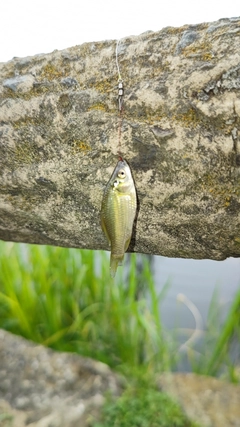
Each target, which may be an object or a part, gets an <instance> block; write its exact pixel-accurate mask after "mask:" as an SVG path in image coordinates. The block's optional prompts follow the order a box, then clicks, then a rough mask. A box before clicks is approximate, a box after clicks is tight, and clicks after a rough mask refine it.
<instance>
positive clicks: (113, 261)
mask: <svg viewBox="0 0 240 427" xmlns="http://www.w3.org/2000/svg"><path fill="white" fill-rule="evenodd" d="M123 258H124V255H120V256H119V255H112V254H111V258H110V275H111V277H115V274H116V271H117V268H118V265H122V263H123Z"/></svg>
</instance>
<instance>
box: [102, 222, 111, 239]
mask: <svg viewBox="0 0 240 427" xmlns="http://www.w3.org/2000/svg"><path fill="white" fill-rule="evenodd" d="M101 227H102V231H103V232H104V234H105V236H106V237H107V239H108V243H109V245H111V240H110V237H109V235H108V232H107V229H106V226H105V223H104V219H103V218H101Z"/></svg>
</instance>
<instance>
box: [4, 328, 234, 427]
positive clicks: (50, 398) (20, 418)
mask: <svg viewBox="0 0 240 427" xmlns="http://www.w3.org/2000/svg"><path fill="white" fill-rule="evenodd" d="M0 361H1V363H0V427H25V426H28V427H79V426H81V427H88V426H89V424H90V422H91V421H93V420H96V419H99V415H100V413H101V406H102V404H103V402H104V393H105V391H107V390H111V391H112V392H113V393H114V394H115V395H116V396H118V395H119V394H120V393H121V391H122V389H123V384H124V382H123V379H122V378H120V377H119V376H118V375H116V374H115V373H114V372H112V371H111V370H110V369H109V368H108V367H107V366H106V365H104V364H102V363H99V362H96V361H93V360H90V359H86V358H83V357H81V356H77V355H73V354H70V353H60V352H54V351H52V350H49V349H47V348H45V347H43V346H41V345H35V344H33V343H32V342H29V341H27V340H25V339H23V338H20V337H17V336H14V335H12V334H10V333H8V332H6V331H3V330H0ZM159 386H160V388H161V390H163V391H164V392H167V393H168V394H170V395H172V396H173V397H174V398H175V399H176V400H177V401H178V402H179V403H180V404H181V406H182V408H183V409H184V410H185V412H186V413H187V415H188V416H189V417H190V418H192V419H195V420H196V421H198V422H199V424H200V425H201V426H203V427H239V426H240V406H239V402H240V386H235V385H233V384H228V383H226V382H223V381H219V380H217V379H216V378H210V377H201V376H198V375H194V374H180V373H177V374H162V375H161V376H160V378H159ZM169 427H170V426H169Z"/></svg>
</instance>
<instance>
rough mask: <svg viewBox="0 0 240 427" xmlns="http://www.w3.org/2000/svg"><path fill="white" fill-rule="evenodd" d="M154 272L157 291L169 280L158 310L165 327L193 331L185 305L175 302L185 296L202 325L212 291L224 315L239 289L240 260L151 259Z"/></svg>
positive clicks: (190, 318) (158, 257)
mask: <svg viewBox="0 0 240 427" xmlns="http://www.w3.org/2000/svg"><path fill="white" fill-rule="evenodd" d="M153 271H154V277H155V283H156V288H157V291H158V292H159V291H161V290H162V288H163V286H164V285H165V283H166V282H167V281H169V287H168V291H167V293H166V296H165V298H164V300H163V303H162V304H161V307H160V311H161V317H162V321H163V323H164V325H165V326H166V327H167V328H173V327H175V326H176V323H177V326H178V327H179V328H195V322H194V318H193V316H192V314H191V312H190V311H189V309H188V308H187V307H186V306H185V304H182V303H179V302H178V301H177V296H178V294H179V293H182V294H184V295H185V296H186V297H187V298H188V299H189V300H190V301H191V302H192V303H193V304H194V305H195V306H196V307H197V309H198V311H199V312H200V314H201V317H202V319H203V323H204V324H205V322H206V319H207V313H208V310H209V306H210V302H211V299H212V297H213V293H214V290H216V289H217V290H218V291H219V297H220V304H221V307H222V309H223V311H225V312H227V310H228V308H229V306H230V305H231V302H232V300H233V298H234V294H235V293H236V291H237V289H239V287H240V259H238V258H228V259H226V260H224V261H212V260H193V259H180V258H165V257H160V256H155V257H154V263H153Z"/></svg>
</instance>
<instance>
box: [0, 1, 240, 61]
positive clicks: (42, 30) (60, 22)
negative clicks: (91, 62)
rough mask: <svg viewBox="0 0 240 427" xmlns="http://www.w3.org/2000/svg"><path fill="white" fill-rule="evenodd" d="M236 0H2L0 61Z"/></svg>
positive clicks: (224, 14) (198, 15) (211, 13)
mask: <svg viewBox="0 0 240 427" xmlns="http://www.w3.org/2000/svg"><path fill="white" fill-rule="evenodd" d="M239 4H240V3H239V0H228V1H226V2H225V1H223V0H220V1H219V0H201V1H197V2H196V1H193V0H164V1H162V2H161V1H160V0H145V1H143V0H118V1H116V0H66V1H61V0H58V1H56V0H34V1H33V0H1V1H0V16H1V24H0V40H1V42H0V62H5V61H8V60H10V59H12V58H13V57H14V56H18V57H25V56H29V55H35V54H37V53H48V52H52V51H53V50H54V49H59V50H61V49H65V48H67V47H71V46H75V45H78V44H82V43H84V42H92V41H100V40H106V39H119V38H122V37H126V36H130V35H138V34H141V33H143V32H145V31H148V30H153V31H158V30H161V28H164V27H167V26H173V27H179V26H182V25H184V24H197V23H201V22H211V21H215V20H218V19H220V18H230V17H236V16H239V15H240V6H239Z"/></svg>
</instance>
